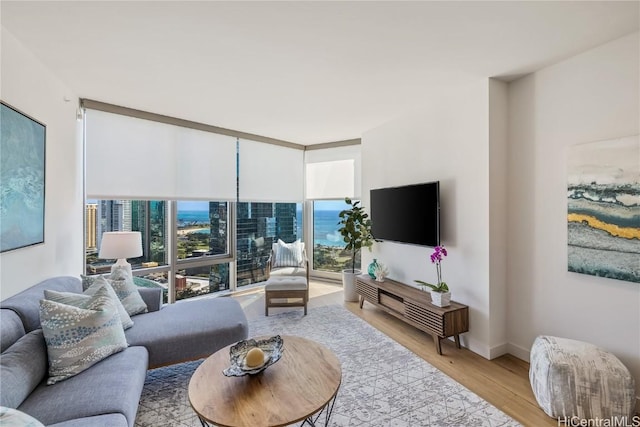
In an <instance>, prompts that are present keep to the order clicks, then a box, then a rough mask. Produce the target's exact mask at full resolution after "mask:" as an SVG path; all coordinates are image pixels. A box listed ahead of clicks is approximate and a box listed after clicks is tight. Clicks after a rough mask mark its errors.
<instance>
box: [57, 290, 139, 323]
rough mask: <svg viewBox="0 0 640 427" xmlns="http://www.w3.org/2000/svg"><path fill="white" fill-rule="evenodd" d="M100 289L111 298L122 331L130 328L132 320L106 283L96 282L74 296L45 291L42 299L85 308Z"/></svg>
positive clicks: (68, 293)
mask: <svg viewBox="0 0 640 427" xmlns="http://www.w3.org/2000/svg"><path fill="white" fill-rule="evenodd" d="M101 287H104V288H106V290H107V293H108V295H109V298H111V300H112V301H113V303H114V304H115V306H116V308H117V309H118V316H120V321H121V322H122V327H123V329H129V328H130V327H132V326H133V320H131V317H129V314H127V310H125V308H124V306H123V305H122V303H121V302H120V300H119V299H118V296H117V295H116V292H115V291H114V290H113V288H112V287H111V285H110V284H108V283H102V282H100V283H98V282H96V283H94V284H93V285H91V286H89V287H88V288H87V289H86V290H85V291H84V293H82V294H76V293H73V292H58V291H50V290H46V289H45V291H44V298H45V299H48V300H50V301H55V302H59V303H62V304H67V305H73V306H75V307H80V308H86V307H87V304H88V303H89V301H91V296H92V295H95V293H96V292H97V290H98V289H100V288H101Z"/></svg>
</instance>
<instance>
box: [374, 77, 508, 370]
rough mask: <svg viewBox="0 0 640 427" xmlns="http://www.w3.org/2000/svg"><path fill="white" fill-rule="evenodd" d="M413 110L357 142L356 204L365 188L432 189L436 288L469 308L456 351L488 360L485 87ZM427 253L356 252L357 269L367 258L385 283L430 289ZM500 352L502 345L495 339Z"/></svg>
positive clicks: (402, 249) (382, 248)
mask: <svg viewBox="0 0 640 427" xmlns="http://www.w3.org/2000/svg"><path fill="white" fill-rule="evenodd" d="M426 103H427V105H425V107H424V108H423V109H422V110H420V111H416V112H414V113H412V114H409V115H406V116H404V117H401V118H398V119H396V120H393V121H391V122H389V123H386V124H384V125H382V126H380V127H378V128H375V129H372V130H370V131H368V132H366V133H364V134H363V136H362V190H363V191H362V196H363V197H362V200H363V206H365V208H367V207H368V206H369V190H370V189H372V188H380V187H389V186H398V185H404V184H415V183H421V182H429V181H440V198H441V220H442V221H441V222H442V235H441V237H442V244H444V245H445V246H446V247H447V249H448V251H449V256H448V257H447V258H445V260H444V261H443V263H442V274H443V280H445V281H446V282H447V284H448V285H449V287H450V289H451V292H452V298H453V299H454V300H456V301H459V302H462V303H464V304H467V305H469V307H470V331H469V333H467V334H464V335H463V336H462V341H463V344H464V345H466V346H467V347H469V348H470V349H471V350H473V351H474V352H476V353H478V354H481V355H482V356H484V357H487V358H489V357H491V355H492V353H494V351H492V349H491V341H492V340H491V338H490V314H491V313H490V312H489V293H490V290H489V238H490V236H489V197H488V194H489V120H488V119H489V83H488V80H487V79H477V80H474V81H471V82H470V83H469V85H468V86H467V87H458V88H456V89H455V90H449V91H447V92H444V93H440V94H436V93H434V96H432V97H430V99H428V100H427V101H426ZM431 252H432V248H427V247H420V246H412V245H403V244H398V243H392V242H384V243H380V244H378V243H376V244H374V248H373V252H372V253H369V252H368V251H366V250H365V251H363V252H362V265H367V264H368V263H369V262H371V260H372V259H373V258H374V257H375V258H377V259H378V261H380V262H382V263H384V264H385V265H387V266H388V267H389V271H390V274H389V275H390V277H391V278H392V279H395V280H398V281H401V282H403V283H407V284H414V283H413V281H414V279H422V280H426V281H430V282H435V277H436V276H435V274H436V273H435V267H434V265H433V264H431V262H430V260H429V255H430V254H431ZM498 341H500V344H502V345H503V344H504V339H501V340H500V339H499V340H498Z"/></svg>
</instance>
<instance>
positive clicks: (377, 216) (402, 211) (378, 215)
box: [370, 181, 440, 247]
mask: <svg viewBox="0 0 640 427" xmlns="http://www.w3.org/2000/svg"><path fill="white" fill-rule="evenodd" d="M439 187H440V183H439V181H435V182H427V183H424V184H415V185H405V186H402V187H390V188H378V189H373V190H371V191H370V198H371V200H370V205H371V207H370V212H371V231H372V233H373V235H374V237H375V238H376V239H379V240H389V241H394V242H400V243H410V244H414V245H422V246H432V247H435V246H438V245H439V244H440V188H439Z"/></svg>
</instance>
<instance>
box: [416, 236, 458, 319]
mask: <svg viewBox="0 0 640 427" xmlns="http://www.w3.org/2000/svg"><path fill="white" fill-rule="evenodd" d="M446 256H447V249H446V248H445V247H444V246H442V245H441V246H436V247H435V248H434V249H433V253H432V254H431V257H430V258H431V262H432V263H433V264H435V265H436V274H437V275H438V281H437V282H436V284H435V285H432V284H431V283H427V282H425V281H423V280H414V281H415V282H416V283H419V284H421V285H422V286H423V287H424V286H426V287H429V288H431V303H432V304H434V305H437V306H438V307H448V306H449V304H450V302H451V292H449V287H448V286H447V284H446V283H445V282H443V281H442V265H441V263H442V259H443V258H444V257H446Z"/></svg>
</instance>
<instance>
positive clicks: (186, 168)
mask: <svg viewBox="0 0 640 427" xmlns="http://www.w3.org/2000/svg"><path fill="white" fill-rule="evenodd" d="M85 120H86V122H85V126H86V127H85V144H86V148H85V149H86V167H85V169H86V192H87V197H90V198H98V199H116V198H129V199H147V200H151V199H156V200H157V199H175V200H181V199H182V200H234V199H235V197H236V138H235V137H231V136H226V135H219V134H215V133H211V132H205V131H199V130H195V129H189V128H185V127H182V126H175V125H169V124H165V123H160V122H155V121H150V120H144V119H138V118H133V117H128V116H124V115H120V114H113V113H107V112H103V111H98V110H91V109H87V111H86V115H85Z"/></svg>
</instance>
